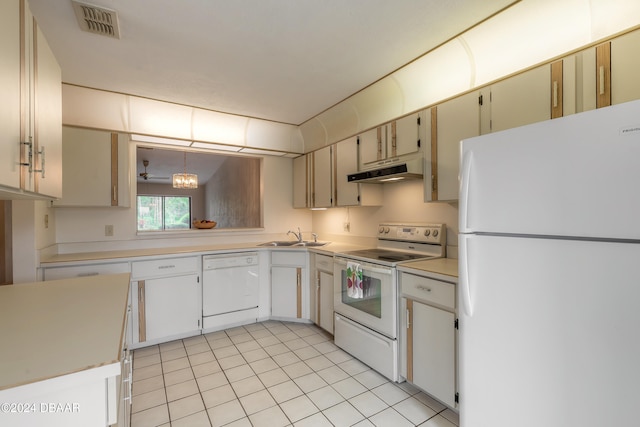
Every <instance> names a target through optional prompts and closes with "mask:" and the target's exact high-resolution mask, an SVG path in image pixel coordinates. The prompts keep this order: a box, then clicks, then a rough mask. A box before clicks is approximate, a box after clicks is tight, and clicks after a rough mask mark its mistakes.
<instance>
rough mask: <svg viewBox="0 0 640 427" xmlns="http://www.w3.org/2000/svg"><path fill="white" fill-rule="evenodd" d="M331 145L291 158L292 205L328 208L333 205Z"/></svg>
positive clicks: (295, 206) (296, 206)
mask: <svg viewBox="0 0 640 427" xmlns="http://www.w3.org/2000/svg"><path fill="white" fill-rule="evenodd" d="M333 188H334V187H333V155H332V147H324V148H322V149H320V150H318V151H314V152H313V153H309V154H305V155H304V156H300V157H296V158H295V159H293V207H294V208H329V207H331V206H332V205H333Z"/></svg>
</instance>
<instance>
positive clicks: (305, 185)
mask: <svg viewBox="0 0 640 427" xmlns="http://www.w3.org/2000/svg"><path fill="white" fill-rule="evenodd" d="M310 161H311V156H310V155H308V154H305V155H303V156H300V157H296V158H295V159H293V207H294V208H309V207H311V201H310V194H311V190H310V188H309V185H310V184H309V182H310V180H309V174H308V172H307V171H308V170H309V169H310V168H311V166H310V165H309V162H310Z"/></svg>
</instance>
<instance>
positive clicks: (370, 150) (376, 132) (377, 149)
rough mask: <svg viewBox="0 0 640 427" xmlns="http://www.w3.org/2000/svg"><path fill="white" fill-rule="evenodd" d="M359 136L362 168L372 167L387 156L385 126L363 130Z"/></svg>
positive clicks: (360, 166)
mask: <svg viewBox="0 0 640 427" xmlns="http://www.w3.org/2000/svg"><path fill="white" fill-rule="evenodd" d="M358 138H359V140H360V146H359V147H360V148H359V149H360V164H359V168H360V169H363V168H367V167H370V166H371V165H372V164H375V163H376V162H378V161H380V160H383V159H384V158H385V157H386V156H387V153H386V147H385V143H386V138H385V127H384V126H379V127H377V128H374V129H370V130H368V131H366V132H363V133H361V134H360V135H359V136H358Z"/></svg>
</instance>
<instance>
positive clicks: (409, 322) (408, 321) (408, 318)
mask: <svg viewBox="0 0 640 427" xmlns="http://www.w3.org/2000/svg"><path fill="white" fill-rule="evenodd" d="M405 314H406V315H407V329H410V327H411V312H409V310H408V309H407V310H405Z"/></svg>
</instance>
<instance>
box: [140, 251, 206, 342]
mask: <svg viewBox="0 0 640 427" xmlns="http://www.w3.org/2000/svg"><path fill="white" fill-rule="evenodd" d="M200 269H201V267H200V257H197V256H190V257H176V258H173V257H172V258H159V259H150V260H145V261H134V262H132V263H131V279H132V282H131V308H132V317H133V319H132V329H133V330H132V335H133V336H132V346H133V347H134V348H137V347H144V346H147V345H152V344H157V343H161V342H165V341H170V340H173V339H177V338H184V337H188V336H193V335H198V334H200V331H201V328H202V325H201V321H202V284H201V282H200Z"/></svg>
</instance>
